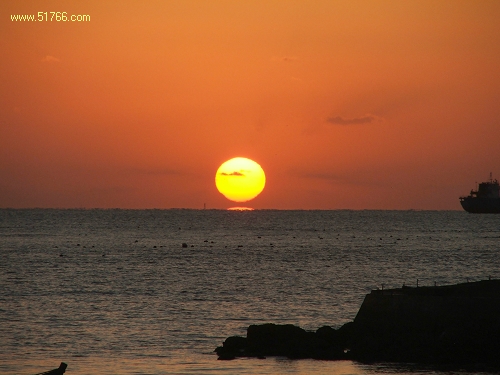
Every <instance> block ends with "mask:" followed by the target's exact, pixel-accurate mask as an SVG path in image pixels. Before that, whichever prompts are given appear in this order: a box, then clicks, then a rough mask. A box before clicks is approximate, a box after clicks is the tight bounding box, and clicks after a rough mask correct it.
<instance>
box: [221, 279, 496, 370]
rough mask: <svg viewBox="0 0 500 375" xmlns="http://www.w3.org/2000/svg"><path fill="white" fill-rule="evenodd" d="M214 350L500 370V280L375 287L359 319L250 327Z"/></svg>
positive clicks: (226, 356)
mask: <svg viewBox="0 0 500 375" xmlns="http://www.w3.org/2000/svg"><path fill="white" fill-rule="evenodd" d="M215 351H216V352H217V354H218V355H219V359H233V358H236V357H241V356H246V357H257V358H263V357H265V356H286V357H288V358H314V359H328V360H338V359H352V360H356V361H361V362H381V361H387V362H412V363H421V364H436V365H439V366H445V367H446V366H459V367H460V368H477V366H478V364H480V366H482V367H484V368H488V369H500V355H499V353H500V280H487V281H480V282H475V283H472V282H470V283H465V284H457V285H449V286H439V287H438V286H432V287H418V288H410V287H406V286H403V287H402V288H398V289H386V290H374V291H372V292H371V293H370V294H368V295H367V296H366V297H365V300H364V301H363V304H362V305H361V308H360V309H359V312H358V314H357V315H356V318H355V319H354V321H353V322H349V323H346V324H344V325H343V326H342V327H340V328H339V329H338V330H335V329H333V328H332V327H328V326H324V327H321V328H319V329H318V330H317V331H316V332H308V331H305V330H304V329H302V328H300V327H297V326H294V325H291V324H286V325H277V324H271V323H268V324H262V325H251V326H250V327H248V329H247V338H246V339H245V338H243V337H229V338H228V339H227V340H226V341H225V342H224V344H223V346H222V347H219V348H217V349H216V350H215ZM471 366H472V367H471Z"/></svg>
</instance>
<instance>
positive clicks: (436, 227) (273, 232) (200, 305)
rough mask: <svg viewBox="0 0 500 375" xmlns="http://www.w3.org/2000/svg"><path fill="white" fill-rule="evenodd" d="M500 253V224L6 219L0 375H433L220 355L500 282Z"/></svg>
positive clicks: (390, 216)
mask: <svg viewBox="0 0 500 375" xmlns="http://www.w3.org/2000/svg"><path fill="white" fill-rule="evenodd" d="M182 243H187V244H188V247H187V248H184V247H182ZM499 244H500V215H471V214H467V213H466V212H461V211H447V212H443V211H272V210H269V211H268V210H263V211H244V212H235V211H219V210H206V211H199V210H43V209H36V210H10V209H4V210H0V257H1V258H0V259H1V262H0V287H1V288H0V373H2V374H34V373H37V372H41V371H46V370H49V369H52V368H56V367H58V366H59V363H60V362H61V361H64V362H66V363H68V370H67V373H68V374H94V375H95V374H270V375H275V374H313V375H317V374H375V373H392V374H403V373H405V374H411V373H426V374H431V373H436V371H434V370H431V369H427V370H426V369H422V368H418V369H415V368H412V367H411V366H393V365H383V364H380V365H370V366H368V365H361V364H358V363H355V362H351V361H340V362H328V361H313V360H299V361H292V360H287V359H284V358H268V359H265V360H258V359H238V360H234V361H217V357H216V356H215V354H213V350H214V349H215V347H216V346H218V345H221V343H222V341H223V340H224V339H225V338H226V337H227V336H232V335H237V334H238V335H245V333H246V327H247V326H248V325H250V324H258V323H264V322H273V323H292V324H297V325H300V326H301V327H303V328H306V329H311V330H315V329H317V328H319V327H320V326H322V325H331V326H334V327H338V326H340V325H342V324H344V323H346V322H348V321H350V320H352V319H354V317H355V315H356V312H357V311H358V309H359V307H360V305H361V303H362V301H363V298H364V296H365V294H366V293H368V292H369V291H370V290H371V289H375V288H377V287H379V288H380V287H381V286H382V284H383V285H384V287H386V288H390V287H400V286H401V285H402V284H403V283H406V285H415V284H416V282H417V279H418V280H419V284H420V285H433V284H434V282H437V284H438V285H440V284H441V285H442V284H451V283H457V282H465V281H466V279H467V278H469V280H471V281H476V280H481V279H487V278H488V277H489V276H491V277H492V278H500V252H499Z"/></svg>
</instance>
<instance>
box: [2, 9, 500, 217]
mask: <svg viewBox="0 0 500 375" xmlns="http://www.w3.org/2000/svg"><path fill="white" fill-rule="evenodd" d="M42 4H43V5H42ZM50 11H59V12H67V15H68V16H69V15H71V14H75V15H78V14H87V15H90V22H56V21H52V22H50V21H47V22H26V21H25V22H20V21H18V22H13V21H11V15H15V14H34V15H37V13H38V12H50ZM0 17H1V22H0V49H1V51H2V59H1V60H0V79H1V81H0V82H1V83H0V207H68V208H72V207H86V208H92V207H102V208H109V207H119V208H172V207H179V208H180V207H184V208H203V204H204V203H206V205H207V208H227V207H231V206H234V205H237V204H232V203H231V202H230V201H228V200H227V199H226V198H224V197H223V196H222V195H221V194H220V193H219V192H218V191H217V189H216V187H215V182H214V178H215V172H216V171H217V168H218V167H219V165H220V164H222V163H223V162H224V161H226V160H228V159H230V158H233V157H236V156H242V157H247V158H250V159H253V160H255V161H257V162H258V163H259V164H260V165H261V166H262V168H263V169H264V171H265V172H266V177H267V182H266V188H265V189H264V191H263V192H262V194H261V195H259V196H258V197H257V198H255V199H254V200H253V201H251V202H248V204H247V205H248V206H250V207H254V208H277V209H296V208H297V209H343V208H349V209H365V208H366V209H452V210H455V209H461V207H460V204H459V201H458V197H459V196H460V195H465V194H467V193H468V192H469V191H470V189H472V188H474V187H475V182H476V181H478V182H480V181H482V180H486V179H487V178H488V176H489V172H493V175H494V177H495V176H496V177H497V178H500V165H499V161H500V146H499V139H500V22H498V20H499V19H500V2H499V1H497V0H493V1H486V0H484V1H478V2H476V1H458V0H450V1H446V0H440V1H435V0H431V1H424V0H418V1H411V0H408V1H400V0H394V1H391V0H385V1H371V0H366V1H355V0H342V1H336V0H328V1H319V0H315V1H306V0H304V1H292V0H288V1H285V0H283V1H273V0H262V1H251V0H250V1H249V0H245V1H243V0H242V1H238V0H228V1H216V0H214V1H204V0H203V1H202V0H200V1H101V0H99V1H61V2H50V1H44V2H20V1H11V0H3V1H2V2H1V3H0ZM49 17H50V13H49Z"/></svg>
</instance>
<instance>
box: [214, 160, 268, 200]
mask: <svg viewBox="0 0 500 375" xmlns="http://www.w3.org/2000/svg"><path fill="white" fill-rule="evenodd" d="M265 184H266V175H265V174H264V170H263V169H262V167H261V166H260V165H259V164H257V163H256V162H254V161H253V160H250V159H247V158H241V157H238V158H233V159H230V160H228V161H226V162H224V163H222V165H221V166H220V167H219V169H218V170H217V173H216V174H215V186H217V190H219V192H220V193H221V194H222V195H224V196H225V197H226V198H227V199H229V200H232V201H235V202H246V201H249V200H251V199H253V198H255V197H256V196H257V195H259V194H260V193H261V192H262V190H263V189H264V186H265Z"/></svg>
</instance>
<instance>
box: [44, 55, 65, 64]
mask: <svg viewBox="0 0 500 375" xmlns="http://www.w3.org/2000/svg"><path fill="white" fill-rule="evenodd" d="M41 61H42V62H46V63H53V62H60V61H61V60H59V59H58V58H57V57H54V56H50V55H47V56H45V57H44V58H43V59H42V60H41Z"/></svg>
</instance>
